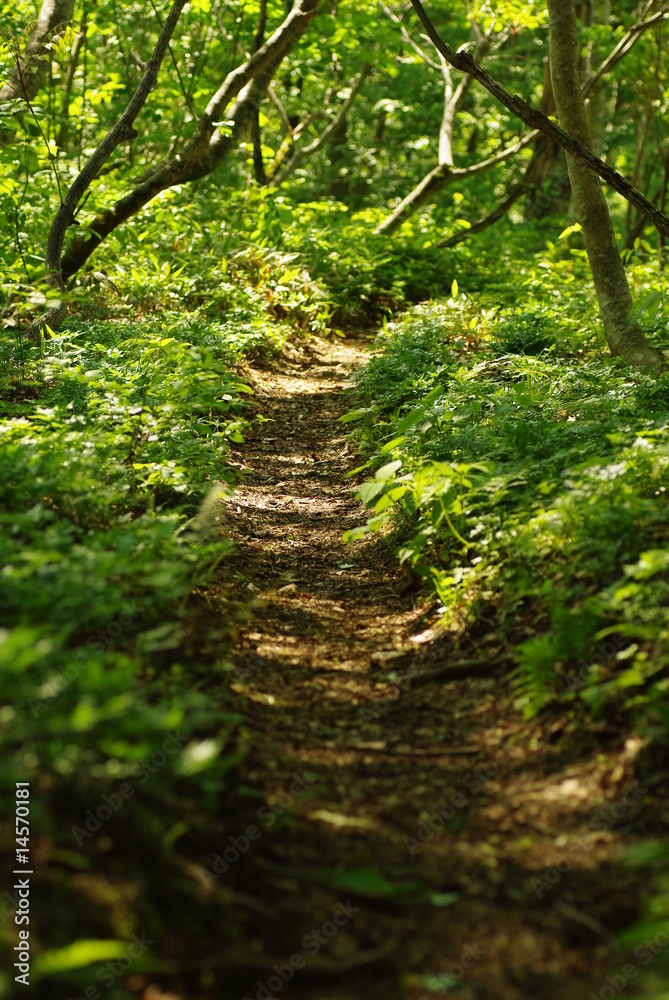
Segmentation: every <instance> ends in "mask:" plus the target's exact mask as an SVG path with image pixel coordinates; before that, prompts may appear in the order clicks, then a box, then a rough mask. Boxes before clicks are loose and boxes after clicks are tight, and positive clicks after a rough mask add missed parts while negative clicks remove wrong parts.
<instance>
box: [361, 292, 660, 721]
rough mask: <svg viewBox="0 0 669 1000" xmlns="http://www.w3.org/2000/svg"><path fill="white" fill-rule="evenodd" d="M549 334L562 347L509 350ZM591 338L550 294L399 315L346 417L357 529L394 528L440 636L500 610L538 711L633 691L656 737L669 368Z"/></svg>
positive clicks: (526, 700) (631, 701)
mask: <svg viewBox="0 0 669 1000" xmlns="http://www.w3.org/2000/svg"><path fill="white" fill-rule="evenodd" d="M500 331H501V332H500ZM547 331H551V334H550V335H551V337H552V345H551V346H552V348H554V350H551V351H550V352H546V351H545V350H542V353H540V354H536V355H532V354H529V353H527V352H526V353H523V352H522V349H521V350H519V351H514V352H511V351H510V350H509V348H510V344H511V341H512V338H513V337H514V336H516V338H517V339H516V345H518V346H520V345H526V346H527V345H529V346H530V347H531V348H532V349H534V348H536V347H538V346H539V344H540V343H545V342H546V341H547V339H548V337H549V334H548V333H547ZM502 334H503V337H504V339H503V340H502ZM584 345H585V341H584V340H580V341H579V340H578V339H576V338H575V337H574V335H573V323H572V317H571V315H569V316H568V315H565V314H564V313H559V312H557V311H556V310H555V309H554V308H551V307H550V306H549V305H548V304H546V305H545V306H544V305H542V306H537V307H535V308H533V309H532V310H530V311H526V313H525V314H524V315H519V314H518V313H517V312H516V311H511V312H509V313H508V314H506V315H503V316H502V317H501V318H499V319H496V318H495V316H494V314H493V313H492V312H486V311H482V312H479V313H477V312H476V310H475V308H474V305H473V303H472V302H470V301H469V300H468V299H466V298H463V297H462V296H458V297H457V298H455V299H451V300H449V302H447V303H444V304H441V305H439V304H433V305H429V306H420V307H417V308H416V309H414V310H412V311H411V312H409V313H408V314H407V315H406V316H404V317H403V319H402V320H401V321H400V322H395V323H392V324H389V325H388V327H387V329H386V330H385V331H384V333H383V334H382V335H381V337H380V340H379V348H380V351H379V353H377V354H376V356H375V357H374V358H373V360H372V362H371V363H370V365H369V366H368V367H367V369H366V370H365V371H364V372H363V374H362V376H361V378H360V380H359V382H358V386H357V389H356V397H357V401H358V404H359V405H358V408H357V409H356V410H354V411H352V413H351V414H350V415H349V417H348V418H347V419H350V420H353V421H355V422H357V433H358V436H359V438H360V440H361V442H362V444H363V447H364V448H365V449H366V450H367V451H368V453H369V456H370V457H369V458H368V461H367V467H371V468H375V469H376V472H375V475H374V478H373V479H371V480H369V481H368V482H366V483H365V484H364V485H363V486H362V487H361V489H360V494H359V495H360V498H361V499H362V500H363V501H364V502H365V504H366V505H367V507H368V508H369V509H370V517H369V520H368V522H367V524H366V525H365V526H361V527H360V528H358V529H355V530H354V531H352V532H350V533H349V538H350V539H351V540H354V539H355V538H356V537H359V536H360V534H362V533H364V532H365V531H368V530H381V529H384V526H387V528H386V530H388V528H392V529H393V530H394V531H395V532H396V537H397V544H398V554H399V558H400V559H401V560H404V561H409V562H410V563H411V564H412V565H413V566H414V567H415V569H416V570H417V571H418V572H419V573H421V574H422V575H423V576H425V577H426V578H427V579H429V580H430V581H431V585H432V586H433V588H434V590H435V592H436V594H437V596H438V598H439V600H440V602H441V605H442V612H443V616H444V618H443V620H444V625H445V627H446V628H450V629H453V630H457V631H459V630H461V629H463V627H464V628H468V629H475V628H476V627H477V621H478V619H479V617H480V616H481V615H485V617H486V619H487V620H488V621H489V620H490V619H491V617H493V618H494V620H495V628H496V629H497V630H498V631H500V632H502V633H504V634H506V635H507V641H509V642H510V643H511V644H512V645H513V646H514V647H515V649H516V657H517V668H516V673H515V678H516V686H517V692H518V698H519V705H521V706H522V707H524V709H525V710H526V711H527V712H528V713H530V714H533V713H535V712H536V711H538V710H539V709H540V708H541V707H543V706H544V705H545V704H547V703H548V702H549V701H550V700H551V699H553V698H554V697H556V696H564V697H571V696H578V697H579V698H581V699H583V700H585V701H586V702H587V703H588V704H589V705H590V706H591V707H592V709H593V710H596V711H600V710H601V709H602V708H603V707H604V706H605V705H606V704H607V703H609V702H611V700H613V701H616V702H618V701H620V700H621V699H623V700H624V702H625V704H627V706H628V707H630V708H634V709H638V710H639V713H640V718H641V720H642V722H643V725H644V726H645V727H646V728H647V729H648V730H649V731H651V730H652V731H656V730H657V729H658V726H659V727H661V730H662V731H663V732H664V731H666V730H665V729H664V727H665V726H666V724H667V722H668V721H669V720H668V719H667V717H666V712H664V710H663V709H662V708H661V704H662V699H663V696H664V695H663V693H664V689H665V683H666V682H665V681H664V680H663V679H662V672H663V670H664V669H665V667H666V665H667V662H668V659H667V656H668V654H667V651H666V648H665V637H666V635H667V634H669V632H668V629H669V617H668V616H667V612H666V604H667V600H666V594H665V587H666V579H667V565H668V560H669V554H668V553H667V552H666V551H665V549H664V548H663V541H664V532H665V530H666V505H665V502H664V494H665V491H666V488H667V483H668V477H669V471H668V469H669V466H668V458H667V456H669V424H668V422H667V412H668V411H667V407H666V406H663V405H662V400H663V398H664V396H663V394H664V393H666V387H665V381H666V377H665V376H662V377H661V378H660V379H658V380H653V379H651V378H648V377H639V378H636V379H632V378H630V376H629V374H628V372H627V371H625V370H624V369H620V370H617V369H616V368H615V367H614V366H612V365H611V364H610V363H609V364H604V363H602V362H600V361H599V360H596V358H593V357H592V355H591V351H588V350H587V348H586V347H585V346H584ZM584 351H585V352H586V353H585V355H584ZM502 352H503V353H502ZM525 636H529V637H527V638H525ZM602 649H603V650H604V652H603V653H602V652H601V650H602Z"/></svg>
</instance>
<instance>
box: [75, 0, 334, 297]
mask: <svg viewBox="0 0 669 1000" xmlns="http://www.w3.org/2000/svg"><path fill="white" fill-rule="evenodd" d="M318 5H319V0H294V3H293V5H292V7H291V10H290V13H289V14H288V15H287V16H286V18H285V20H284V21H283V23H282V24H281V25H279V27H278V28H277V29H276V31H274V32H273V34H272V35H270V37H269V38H268V39H267V41H266V42H264V43H263V45H261V46H260V48H259V49H258V50H257V52H254V53H253V54H252V55H251V56H249V58H248V59H247V60H246V61H245V62H244V63H242V64H241V65H240V66H238V67H237V68H236V69H233V70H232V71H231V72H230V73H228V75H227V76H226V78H225V80H224V81H223V83H222V84H221V86H220V87H219V88H218V90H217V91H216V93H215V94H214V95H213V97H212V98H211V100H210V101H209V103H208V105H207V107H206V108H205V110H204V113H203V114H202V115H201V117H200V120H199V122H198V125H197V129H196V130H195V132H194V134H193V135H192V136H191V138H190V139H189V140H188V141H187V142H186V143H185V145H184V146H183V148H182V149H181V150H180V151H179V152H178V153H177V154H175V155H174V156H172V157H170V159H168V160H165V161H164V162H163V163H161V164H159V165H158V166H157V167H156V168H155V170H153V171H151V173H149V174H148V175H147V176H146V177H145V178H144V179H143V180H142V181H140V182H139V184H138V185H137V186H136V187H135V188H134V189H133V190H132V191H130V192H129V193H128V194H127V195H125V196H124V197H123V198H121V199H119V201H117V202H116V204H115V205H113V206H112V207H111V208H108V209H105V210H104V211H103V212H101V213H100V214H99V215H97V216H96V217H95V218H94V219H93V220H92V221H91V222H90V223H89V224H88V226H87V230H88V234H87V235H86V236H82V237H79V238H78V239H75V240H74V242H73V243H72V244H71V245H70V247H69V248H68V249H67V250H66V251H65V253H64V254H63V260H62V274H63V277H64V278H66V279H67V278H70V277H72V275H74V274H76V272H77V271H78V270H79V269H80V268H81V267H83V265H84V264H85V263H86V261H87V260H88V258H89V257H90V256H91V254H93V253H94V252H95V250H96V249H97V248H98V247H99V245H100V244H101V243H102V241H103V240H104V239H105V238H106V237H107V236H108V235H109V234H110V233H112V232H113V231H114V230H115V229H116V227H117V226H119V225H121V223H123V222H125V221H126V220H127V219H130V218H132V216H133V215H135V214H136V213H137V212H138V211H139V210H140V209H142V208H143V207H144V205H146V204H148V202H150V201H151V200H152V198H155V197H156V195H158V194H160V192H161V191H165V190H166V189H167V188H170V187H173V186H174V185H175V184H186V183H189V182H190V181H194V180H198V179H199V178H200V177H204V176H206V175H207V174H209V173H211V171H212V170H213V169H214V168H215V167H217V166H218V164H219V163H221V162H222V160H223V159H224V158H225V157H226V156H227V154H228V153H229V151H230V149H231V143H232V141H233V140H234V139H235V138H238V136H239V131H240V129H241V123H242V122H243V127H244V128H247V127H248V126H249V125H250V123H251V122H250V115H249V113H250V112H251V110H252V101H250V100H249V99H247V98H249V96H250V95H253V96H254V99H255V95H257V94H258V84H255V86H254V81H255V78H256V77H261V79H262V86H263V87H264V90H263V91H262V93H263V95H264V93H265V92H266V90H267V86H268V84H269V82H270V80H271V74H272V73H274V72H276V68H277V67H278V65H279V64H280V63H281V61H282V59H283V58H284V56H285V55H286V54H287V53H288V52H289V51H290V49H291V48H292V47H293V45H294V44H295V43H296V42H297V40H298V39H299V38H300V37H301V36H302V34H303V33H304V31H305V30H306V28H307V26H308V25H309V23H310V22H311V19H312V18H313V17H314V16H315V15H316V12H317V10H318ZM262 74H269V75H268V76H267V75H265V76H264V77H263V76H261V75H262ZM245 88H248V89H245ZM236 98H237V100H235V99H236ZM258 99H259V100H260V97H259V98H258ZM233 101H234V104H232V106H230V105H231V102H233ZM256 107H257V104H256ZM224 117H225V118H226V120H232V121H233V122H234V125H233V127H232V132H233V135H232V136H231V135H230V134H229V129H228V126H227V124H226V125H224V126H223V127H221V126H220V125H219V124H218V123H219V121H220V120H221V119H222V118H224Z"/></svg>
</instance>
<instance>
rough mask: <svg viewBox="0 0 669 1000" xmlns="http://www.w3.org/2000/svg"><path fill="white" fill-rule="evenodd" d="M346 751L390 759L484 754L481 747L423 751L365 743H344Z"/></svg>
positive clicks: (414, 748)
mask: <svg viewBox="0 0 669 1000" xmlns="http://www.w3.org/2000/svg"><path fill="white" fill-rule="evenodd" d="M344 748H345V749H346V750H361V751H363V753H380V754H387V755H388V756H389V757H445V756H447V755H450V754H472V753H483V749H482V748H481V747H446V746H445V747H440V748H439V749H437V748H436V747H435V748H431V749H428V750H422V749H420V748H419V747H385V748H383V749H382V748H381V747H375V746H365V744H364V743H344Z"/></svg>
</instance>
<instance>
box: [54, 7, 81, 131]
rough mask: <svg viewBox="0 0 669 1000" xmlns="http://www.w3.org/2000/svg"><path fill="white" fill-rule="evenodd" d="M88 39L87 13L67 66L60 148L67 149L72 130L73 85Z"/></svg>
mask: <svg viewBox="0 0 669 1000" xmlns="http://www.w3.org/2000/svg"><path fill="white" fill-rule="evenodd" d="M85 39H86V14H85V12H84V16H83V17H82V19H81V28H80V30H79V33H78V35H77V37H76V38H75V40H74V44H73V45H72V51H71V53H70V61H69V63H68V66H67V75H66V77H65V88H64V91H63V123H62V125H61V126H60V129H59V130H58V138H57V139H56V145H57V146H58V148H59V149H65V148H66V146H67V137H68V132H69V130H70V100H71V98H72V87H73V86H74V75H75V73H76V72H77V66H78V65H79V55H80V53H81V50H82V47H83V44H84V41H85Z"/></svg>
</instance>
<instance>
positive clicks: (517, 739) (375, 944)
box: [221, 340, 640, 1000]
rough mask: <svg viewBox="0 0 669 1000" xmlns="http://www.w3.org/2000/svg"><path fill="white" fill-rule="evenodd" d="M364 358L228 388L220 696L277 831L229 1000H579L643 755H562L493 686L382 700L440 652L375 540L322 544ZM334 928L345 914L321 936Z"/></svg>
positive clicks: (350, 455) (600, 976)
mask: <svg viewBox="0 0 669 1000" xmlns="http://www.w3.org/2000/svg"><path fill="white" fill-rule="evenodd" d="M367 356H368V348H367V345H366V343H365V342H364V341H356V340H346V341H338V340H332V341H312V342H310V344H309V346H308V348H305V350H304V353H303V355H302V356H301V357H300V358H298V359H294V360H293V362H292V366H291V367H290V369H289V370H288V371H286V369H285V367H284V368H283V369H282V371H279V370H278V365H277V368H276V369H275V368H274V367H273V366H272V365H270V364H267V365H265V366H264V367H263V368H259V367H256V368H252V369H249V370H245V372H244V375H245V377H246V378H248V379H249V381H250V382H251V383H252V385H253V386H254V389H255V390H256V393H257V395H258V396H259V397H260V402H259V406H258V409H259V412H260V414H261V415H262V418H263V419H262V422H261V423H256V424H254V425H253V430H252V431H251V433H250V434H249V435H248V436H247V440H246V442H245V444H244V445H243V446H241V447H240V449H239V450H238V451H237V453H236V455H237V458H236V460H237V464H238V466H239V467H240V468H241V469H242V470H243V471H244V479H243V482H242V484H241V485H240V486H239V487H238V488H237V489H236V490H235V491H234V493H233V494H232V495H231V496H230V497H229V499H228V503H227V524H228V528H229V530H230V532H231V533H232V534H233V535H234V537H235V538H236V539H237V541H238V544H239V553H238V555H237V557H236V558H235V560H233V563H234V566H233V568H234V571H235V581H236V584H237V585H239V583H240V582H241V584H242V587H243V588H244V589H245V590H246V592H248V593H250V594H251V595H252V597H253V604H254V608H253V611H252V614H251V616H250V619H249V621H248V623H247V624H246V625H245V626H244V627H243V628H242V629H241V631H240V633H239V636H238V641H237V644H236V647H235V648H234V650H233V652H232V654H231V657H230V658H229V659H230V660H231V662H230V663H229V665H228V666H229V671H228V675H227V676H228V679H229V685H230V690H231V692H232V695H233V699H234V703H235V705H236V707H237V708H238V710H239V712H240V714H241V715H242V716H243V718H244V739H245V740H246V741H247V745H248V747H249V752H248V756H247V757H246V760H245V764H244V767H245V768H246V772H247V773H246V778H247V781H248V785H249V786H252V787H260V788H262V789H263V791H264V796H265V799H266V802H267V803H268V807H267V808H269V809H271V808H275V809H277V810H278V812H279V813H280V821H277V822H276V824H274V823H272V824H271V827H270V826H268V827H266V828H265V827H262V828H261V836H260V838H259V842H258V844H257V846H256V847H255V850H254V855H253V865H251V864H249V865H248V867H247V869H246V872H244V871H243V870H242V868H243V865H244V864H245V863H246V862H245V861H240V863H239V865H238V866H236V867H235V868H234V869H233V870H232V871H231V875H234V878H235V879H238V880H239V885H240V886H243V885H245V886H246V888H248V889H249V891H251V892H252V893H253V894H254V895H255V896H256V897H257V898H258V899H259V900H260V899H261V900H262V903H263V905H264V906H268V907H269V908H270V910H271V912H272V913H274V914H275V918H274V919H266V920H262V919H260V918H256V919H255V920H254V921H253V922H252V923H249V926H248V927H247V928H246V931H245V935H246V937H247V939H248V940H247V943H248V944H250V945H251V946H252V947H253V948H254V949H256V950H257V954H258V963H257V966H256V967H255V968H254V969H253V970H252V974H251V972H249V979H248V983H247V982H246V980H245V979H244V980H243V982H244V988H245V990H246V996H247V997H264V996H275V995H276V996H280V997H281V998H290V997H296V998H301V997H304V998H310V1000H316V998H318V1000H340V998H343V997H347V998H351V1000H355V998H358V997H359V998H361V1000H362V998H372V1000H374V998H377V997H378V998H379V1000H380V998H384V1000H386V998H394V997H397V998H399V1000H419V998H426V1000H431V998H432V997H438V996H446V995H447V996H448V997H449V998H459V1000H465V998H466V1000H473V998H480V1000H493V998H494V1000H521V998H525V997H530V996H537V997H542V998H549V1000H567V998H570V1000H571V998H574V997H581V996H584V997H585V996H587V995H588V991H589V990H595V991H596V990H598V989H599V988H600V987H601V986H602V985H603V984H605V979H604V977H605V975H606V973H607V972H608V971H610V969H611V968H613V967H614V966H615V962H616V952H615V947H614V934H615V932H617V931H618V930H619V929H620V928H622V927H623V926H625V924H626V923H627V922H628V921H629V920H630V919H631V918H632V916H633V915H634V911H635V900H634V894H633V892H632V891H631V887H632V886H633V885H634V882H633V879H632V878H631V876H630V875H627V876H623V875H621V874H620V872H617V873H616V877H615V880H614V879H612V877H611V866H612V865H614V864H615V863H616V862H617V859H618V858H619V857H620V854H621V852H622V849H623V847H624V845H625V843H626V842H627V840H628V838H626V836H625V835H624V834H623V833H621V832H620V830H619V819H618V820H613V819H612V816H613V815H614V814H613V813H612V812H610V811H609V812H608V813H607V811H606V810H607V808H608V809H609V810H610V807H611V804H612V803H615V802H617V801H619V800H620V799H622V796H623V795H624V794H627V798H626V799H625V800H624V801H625V802H626V803H627V805H626V806H625V810H626V812H625V813H624V815H626V816H627V818H629V817H630V816H631V815H633V814H634V809H635V807H636V806H635V803H637V802H638V798H639V797H638V795H637V796H636V797H635V788H636V789H638V786H637V785H636V784H635V779H634V763H635V757H636V755H637V754H638V751H639V749H640V748H639V746H638V745H637V744H635V743H634V741H629V740H628V741H627V742H625V739H624V738H623V737H621V736H620V734H617V733H615V732H613V731H611V730H609V729H607V728H606V726H605V725H600V726H599V727H597V726H595V727H593V730H592V732H590V733H587V734H583V733H581V734H580V736H579V737H578V741H574V740H565V739H563V738H562V737H563V735H564V733H566V732H567V727H568V721H567V720H566V719H564V718H556V717H555V716H553V717H552V718H551V719H550V720H548V722H538V721H535V722H533V723H531V724H530V723H527V722H525V721H523V719H522V718H521V717H520V715H519V714H518V713H517V712H515V711H514V709H513V707H512V705H511V704H510V698H509V695H508V688H507V684H506V682H505V675H504V673H503V672H501V668H500V671H499V672H498V673H494V672H493V671H490V673H491V674H492V675H491V676H472V677H471V678H468V679H464V680H459V681H457V682H453V681H451V682H449V683H439V682H436V683H430V684H428V685H425V686H423V687H420V688H417V689H415V690H412V689H411V686H410V685H409V684H407V683H403V680H405V679H406V678H408V677H411V676H412V674H414V673H415V672H416V671H419V670H420V669H422V668H424V667H425V666H428V667H429V666H434V665H441V664H443V663H447V662H448V659H449V651H451V650H452V649H453V647H454V644H455V642H456V640H457V637H456V636H452V635H451V636H449V635H446V634H441V635H440V634H439V632H438V630H437V629H436V628H435V625H434V621H435V615H434V604H433V602H431V601H430V600H429V599H427V598H425V597H420V595H419V592H418V587H417V585H416V581H415V579H414V577H413V575H412V574H411V572H410V571H409V570H408V569H406V568H400V567H399V566H398V565H397V561H396V558H395V555H394V552H393V547H392V544H391V543H390V542H389V541H388V539H387V538H384V537H380V536H374V535H372V536H366V538H365V539H363V540H361V541H358V542H356V543H354V544H352V545H346V544H344V542H343V540H342V534H343V532H344V531H346V530H347V529H350V528H353V527H355V526H356V525H358V524H360V523H361V522H362V520H363V510H362V508H361V506H360V504H359V503H358V502H357V501H356V500H355V479H353V480H348V479H346V478H345V477H346V474H347V472H348V471H349V470H350V469H352V468H354V467H355V466H356V464H359V457H358V455H357V454H356V450H355V447H354V446H353V445H351V444H349V443H347V438H346V433H345V425H342V424H341V423H339V422H338V418H339V417H340V416H341V414H342V413H344V412H345V411H346V409H347V400H346V397H345V393H344V390H345V389H346V387H347V386H348V385H349V384H350V379H351V375H352V373H353V371H354V370H355V368H356V367H358V366H360V365H361V364H363V363H364V362H365V359H366V357H367ZM226 572H228V573H229V572H230V568H229V567H228V568H226ZM221 586H225V583H224V581H222V582H221ZM412 639H418V640H419V641H414V642H412ZM455 658H456V659H457V658H458V657H457V656H455ZM296 775H298V776H303V780H304V782H305V788H304V789H300V790H299V792H295V790H294V787H293V791H291V790H290V789H291V787H292V786H294V783H295V780H296V778H295V776H296ZM616 815H618V813H616ZM593 817H594V819H595V820H596V822H593ZM607 817H608V819H607ZM245 877H246V879H248V880H249V881H248V882H247V883H245ZM251 883H252V884H251ZM339 905H350V906H351V907H353V908H354V911H355V912H352V913H351V915H350V919H348V918H347V920H346V921H345V922H344V923H342V924H341V926H339V925H336V923H335V922H334V921H333V918H332V917H331V915H332V914H334V913H335V912H336V910H337V907H338V906H339ZM326 924H329V925H331V926H332V928H333V929H334V931H333V933H332V934H329V932H325V931H323V933H322V934H321V938H319V940H321V944H320V945H319V946H316V945H313V943H312V939H311V938H310V935H313V934H315V933H317V930H318V928H321V927H325V926H326ZM319 933H320V932H319ZM317 936H318V935H317ZM313 949H315V950H313ZM296 955H299V956H301V957H302V958H304V963H302V964H300V965H299V968H298V966H297V965H296V966H295V967H294V968H293V969H292V971H293V974H292V975H291V976H290V977H289V978H284V979H281V978H280V973H274V975H273V981H272V982H269V980H268V975H269V976H270V977H271V975H272V972H271V970H272V968H273V967H274V965H278V967H279V969H281V968H292V967H290V966H286V965H285V963H286V962H287V961H289V960H290V958H291V956H293V957H294V956H296ZM268 970H269V971H268ZM286 975H288V974H287V973H286ZM268 983H269V985H267V984H268ZM254 984H255V985H254ZM263 990H265V992H263ZM241 995H242V994H241V993H240V996H241Z"/></svg>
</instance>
